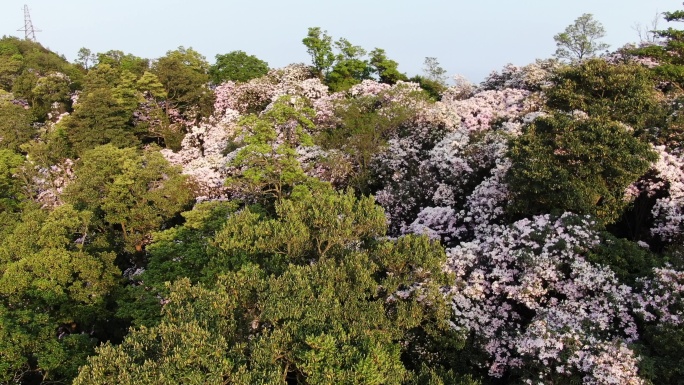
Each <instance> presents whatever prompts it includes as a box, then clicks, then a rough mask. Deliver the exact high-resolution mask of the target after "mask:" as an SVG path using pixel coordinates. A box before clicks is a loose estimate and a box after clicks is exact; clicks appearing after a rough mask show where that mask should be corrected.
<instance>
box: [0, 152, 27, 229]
mask: <svg viewBox="0 0 684 385" xmlns="http://www.w3.org/2000/svg"><path fill="white" fill-rule="evenodd" d="M23 163H24V158H23V157H22V156H20V155H18V154H16V153H14V152H12V151H10V150H0V214H1V213H4V212H7V211H14V210H15V209H16V208H17V207H18V206H19V205H20V204H21V202H22V200H23V199H24V198H25V197H24V196H23V194H22V191H21V185H20V183H19V181H18V180H17V179H16V178H15V174H16V173H17V170H18V168H19V166H21V165H22V164H23ZM0 219H2V218H0Z"/></svg>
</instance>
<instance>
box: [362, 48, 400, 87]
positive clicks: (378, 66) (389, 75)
mask: <svg viewBox="0 0 684 385" xmlns="http://www.w3.org/2000/svg"><path fill="white" fill-rule="evenodd" d="M370 66H371V68H372V70H373V72H374V73H375V75H377V77H378V79H379V80H380V82H381V83H386V84H395V83H396V82H398V81H400V80H401V81H408V78H407V77H406V75H405V74H403V73H401V72H399V69H398V67H399V64H398V63H397V62H396V61H394V60H391V59H389V58H388V57H387V53H386V52H385V50H384V49H381V48H376V49H374V50H373V51H371V53H370Z"/></svg>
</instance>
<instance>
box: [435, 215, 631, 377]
mask: <svg viewBox="0 0 684 385" xmlns="http://www.w3.org/2000/svg"><path fill="white" fill-rule="evenodd" d="M593 226H594V223H593V222H591V221H590V220H589V219H587V218H581V217H578V216H575V215H574V214H569V213H566V214H564V215H563V216H561V217H559V218H553V217H551V216H549V215H543V216H536V217H533V218H532V219H524V220H520V221H518V222H515V223H514V224H512V225H510V226H497V225H493V226H490V227H489V229H488V231H487V232H486V233H483V234H480V236H479V237H478V238H477V239H476V240H474V241H472V242H464V243H461V244H460V245H458V246H456V247H454V248H451V249H449V250H448V264H447V266H448V270H449V271H451V272H453V273H454V274H455V276H456V279H455V282H454V285H453V286H452V288H451V294H452V296H453V308H454V313H455V318H454V319H455V321H454V322H455V323H456V325H457V327H458V328H463V329H466V330H468V331H471V332H474V333H475V334H476V339H477V340H479V341H480V343H481V346H482V348H483V349H484V351H486V352H487V353H488V354H489V356H490V365H489V374H490V375H492V376H494V377H500V376H502V375H503V374H504V373H506V372H508V371H518V372H520V374H521V375H522V376H523V378H525V379H528V380H535V381H541V382H542V383H550V382H553V381H552V379H553V378H555V377H557V376H561V377H562V376H563V375H565V374H568V375H570V374H577V373H579V374H581V375H582V376H583V378H584V383H587V384H591V383H595V384H628V383H634V384H638V383H641V380H640V379H639V377H638V376H637V367H636V363H637V358H636V357H635V355H634V353H633V352H632V351H631V350H629V349H628V348H627V344H629V343H630V342H633V341H635V340H636V339H637V338H638V335H637V329H636V326H635V323H634V319H633V317H632V316H631V315H630V313H629V309H630V304H631V298H632V293H631V289H630V288H629V287H627V286H624V285H620V284H619V283H618V281H617V279H616V277H615V275H614V274H613V273H612V271H611V270H610V269H608V268H607V267H602V266H596V265H593V264H591V263H589V262H588V261H587V260H586V258H585V255H586V254H587V253H588V252H589V251H590V250H591V249H592V248H593V247H595V246H596V245H597V244H598V242H599V236H598V233H597V232H596V231H595V230H594V229H593Z"/></svg>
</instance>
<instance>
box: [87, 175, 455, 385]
mask: <svg viewBox="0 0 684 385" xmlns="http://www.w3.org/2000/svg"><path fill="white" fill-rule="evenodd" d="M298 190H299V191H298V192H297V193H296V194H294V193H293V195H292V197H291V198H288V199H285V200H283V201H282V202H281V203H279V204H278V207H277V209H276V212H277V217H276V218H273V219H270V218H267V217H265V216H263V214H259V213H256V212H254V211H252V210H243V211H240V212H238V213H235V214H233V215H232V216H230V218H229V219H228V222H227V223H226V225H225V226H224V227H223V229H222V230H221V231H220V232H219V233H218V234H217V236H216V247H218V248H219V249H220V250H221V254H222V255H223V256H224V257H228V258H230V257H231V256H232V257H235V256H240V255H242V256H243V257H242V258H245V259H244V262H243V263H242V264H240V265H234V269H237V270H234V271H232V272H231V271H230V270H233V269H229V270H227V271H225V270H224V271H223V272H220V271H216V274H217V275H219V276H218V279H217V280H215V283H213V284H211V283H209V282H207V285H205V286H197V285H196V286H192V285H191V284H190V281H189V280H188V279H184V280H181V281H178V282H176V283H175V284H173V285H172V286H171V287H170V292H169V294H168V297H167V298H168V300H167V302H168V303H167V304H166V306H164V308H163V316H162V319H161V323H159V324H158V325H157V326H154V327H152V328H140V329H138V330H134V331H132V332H131V333H130V334H129V335H128V337H126V339H125V340H124V342H123V344H122V345H120V346H111V345H106V346H104V347H102V348H100V349H99V354H98V356H96V357H93V358H91V359H90V360H89V364H88V365H87V366H86V367H84V368H83V369H82V370H81V373H80V375H79V378H78V379H77V380H76V384H81V383H83V384H85V383H88V384H94V383H95V384H96V383H105V382H116V383H121V384H129V383H130V384H133V383H135V384H146V383H169V384H170V383H177V382H184V383H206V382H215V381H217V380H218V379H223V380H228V381H230V382H232V383H237V384H250V383H282V384H284V383H321V384H322V383H330V382H334V383H359V382H360V383H377V384H380V383H383V384H400V383H403V382H405V381H407V380H409V379H411V378H412V377H413V373H412V372H410V371H409V370H407V369H406V367H405V366H404V363H403V362H402V360H401V357H402V355H401V353H402V349H403V347H402V346H403V345H402V344H401V341H402V340H403V339H404V338H407V333H408V332H409V331H415V330H417V329H421V330H424V331H425V332H426V333H428V334H431V335H432V334H433V333H438V334H439V333H441V332H442V331H444V330H445V328H448V325H446V323H445V322H444V321H437V320H445V319H446V318H448V312H449V307H448V305H447V304H446V303H445V302H444V298H443V297H442V294H440V293H439V291H438V290H437V289H438V287H439V285H440V284H441V283H445V282H447V281H446V279H447V277H446V276H445V275H444V273H443V272H442V268H441V263H442V262H443V261H444V258H445V255H444V251H443V249H442V248H441V246H439V245H438V244H436V243H434V242H430V241H428V240H427V239H426V238H424V237H415V236H410V237H405V238H400V239H398V240H396V241H379V242H378V241H373V238H375V237H377V236H378V235H380V234H382V231H383V229H385V227H386V224H385V218H384V216H383V215H382V211H381V210H380V209H379V208H378V207H377V206H375V205H374V203H373V200H372V199H367V198H364V199H361V200H357V199H356V198H355V197H354V195H353V194H352V193H351V192H350V193H347V194H340V193H338V192H335V191H334V190H332V188H330V187H327V188H322V189H315V190H308V189H298ZM281 261H282V262H284V263H281ZM254 262H258V263H259V265H260V267H259V266H257V265H254V264H253V263H254ZM288 263H289V264H288ZM224 267H228V266H227V265H224ZM269 272H275V273H276V274H275V275H273V274H272V273H269ZM215 276H216V275H213V274H212V277H215ZM416 284H419V285H420V286H419V287H420V288H418V286H415V285H416ZM398 293H401V294H398ZM445 317H446V318H445ZM428 326H429V327H428ZM454 337H455V338H456V340H459V339H461V340H462V338H460V337H459V336H458V335H456V336H454ZM160 341H165V342H164V343H163V344H160V343H159V342H160ZM456 347H458V345H456ZM152 357H154V359H153V360H150V359H151V358H152ZM416 359H417V360H418V363H417V365H418V366H420V365H421V364H420V362H419V361H420V357H416ZM143 360H146V361H145V362H146V363H145V364H142V362H143ZM432 377H434V378H435V379H437V378H440V377H441V376H437V375H436V374H435V375H433V376H432ZM453 377H454V376H451V375H450V374H447V373H445V376H444V378H445V379H448V378H453ZM438 383H439V382H438ZM447 383H450V382H447Z"/></svg>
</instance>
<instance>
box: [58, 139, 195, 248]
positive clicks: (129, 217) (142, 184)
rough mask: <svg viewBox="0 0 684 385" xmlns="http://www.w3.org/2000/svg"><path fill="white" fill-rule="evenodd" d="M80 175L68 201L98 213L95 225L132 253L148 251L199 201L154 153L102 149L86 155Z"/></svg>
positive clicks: (69, 188) (176, 172)
mask: <svg viewBox="0 0 684 385" xmlns="http://www.w3.org/2000/svg"><path fill="white" fill-rule="evenodd" d="M74 173H75V177H76V179H75V180H74V181H73V182H72V183H71V184H69V185H68V186H67V188H66V190H65V192H64V199H65V200H66V201H68V202H70V203H72V204H73V205H74V207H76V208H77V209H79V210H89V211H92V212H93V213H94V215H95V218H94V219H93V223H94V224H96V225H97V226H98V227H99V229H100V231H102V232H113V233H116V234H119V235H120V236H121V240H122V241H123V244H124V249H125V251H127V252H136V251H137V252H140V251H142V250H143V248H144V247H145V245H146V244H148V243H149V241H150V237H151V234H152V232H153V231H156V230H159V229H160V228H161V226H162V225H163V224H164V223H166V222H167V221H168V220H169V219H171V218H173V217H174V216H176V215H177V214H178V213H180V212H181V211H183V209H184V208H185V207H186V206H187V205H188V204H189V203H190V201H191V199H192V198H193V193H192V191H191V189H190V186H189V183H188V181H187V178H186V177H184V176H183V175H181V173H180V170H179V169H178V168H176V167H172V166H170V165H169V164H168V162H167V161H166V160H165V159H164V157H163V156H162V155H161V153H159V151H157V150H156V149H152V148H150V149H147V150H144V151H143V152H142V153H139V152H138V151H137V150H136V149H134V148H116V147H114V146H113V145H111V144H110V145H105V146H99V147H96V148H94V149H92V150H90V151H86V152H85V153H83V155H82V156H81V159H80V160H79V163H78V164H77V167H76V168H75V170H74Z"/></svg>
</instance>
